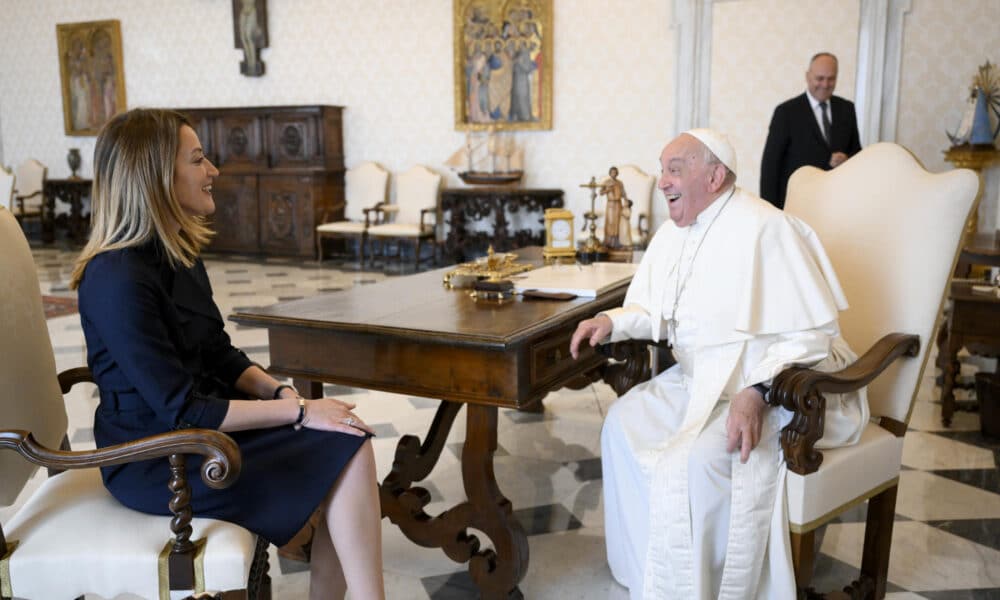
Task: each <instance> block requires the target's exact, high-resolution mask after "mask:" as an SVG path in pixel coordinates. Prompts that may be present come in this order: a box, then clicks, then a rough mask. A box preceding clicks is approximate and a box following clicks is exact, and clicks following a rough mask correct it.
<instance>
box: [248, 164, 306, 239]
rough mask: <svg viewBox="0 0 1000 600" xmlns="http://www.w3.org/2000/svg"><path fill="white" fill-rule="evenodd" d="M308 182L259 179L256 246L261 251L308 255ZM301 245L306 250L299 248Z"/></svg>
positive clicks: (293, 178) (272, 178) (293, 179)
mask: <svg viewBox="0 0 1000 600" xmlns="http://www.w3.org/2000/svg"><path fill="white" fill-rule="evenodd" d="M312 196H313V190H312V180H311V179H310V178H309V177H308V176H305V177H295V176H284V177H262V178H261V180H260V246H261V249H262V250H264V251H265V252H275V253H278V254H300V253H301V252H302V251H303V250H304V251H306V252H307V253H311V252H312V245H311V244H309V243H308V240H311V239H312V238H311V235H310V233H311V232H312V230H313V229H314V228H315V225H314V224H313V219H312ZM303 242H305V243H306V246H307V247H306V248H301V245H302V244H303Z"/></svg>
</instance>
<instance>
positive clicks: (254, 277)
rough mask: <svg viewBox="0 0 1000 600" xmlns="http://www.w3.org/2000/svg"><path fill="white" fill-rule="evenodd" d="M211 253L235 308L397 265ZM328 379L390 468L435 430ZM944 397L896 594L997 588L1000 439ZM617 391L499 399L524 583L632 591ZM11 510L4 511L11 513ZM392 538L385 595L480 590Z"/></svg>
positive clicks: (261, 344) (566, 593)
mask: <svg viewBox="0 0 1000 600" xmlns="http://www.w3.org/2000/svg"><path fill="white" fill-rule="evenodd" d="M34 255H35V260H36V264H37V265H38V272H39V275H40V279H41V286H42V293H43V294H50V295H55V296H67V297H72V296H73V293H72V292H70V291H69V290H68V289H67V287H66V280H67V277H68V273H69V270H70V266H71V261H72V259H73V258H74V256H75V255H74V253H73V252H72V251H71V250H70V249H54V248H41V247H39V248H35V249H34ZM206 265H207V267H208V272H209V276H210V278H211V281H212V284H213V286H214V289H215V297H216V300H217V302H218V304H219V305H220V308H221V310H222V313H223V314H224V315H225V314H228V313H230V312H231V311H232V310H234V309H236V308H238V307H246V306H262V305H268V304H271V303H274V302H278V301H281V300H288V299H292V298H300V297H304V296H308V295H313V294H319V293H327V292H333V291H336V290H341V289H346V288H349V287H351V286H356V285H370V284H373V283H376V282H378V281H380V280H382V279H383V278H385V277H386V276H387V275H385V274H383V273H382V272H369V271H358V270H356V269H351V268H350V265H347V266H346V267H344V266H343V265H338V264H337V263H334V262H327V263H324V264H323V265H322V266H317V265H316V264H315V263H313V262H311V261H302V260H280V259H268V260H260V259H254V258H250V257H231V256H228V257H227V256H208V257H207V260H206ZM226 327H227V329H228V330H229V332H230V334H231V336H232V338H233V340H234V343H235V344H236V345H237V346H240V347H242V348H244V349H245V350H246V351H247V353H248V354H249V355H250V357H251V358H252V359H253V360H255V361H258V362H260V363H261V364H265V365H266V364H267V362H268V352H267V349H268V348H267V336H266V334H265V332H264V331H261V330H256V329H250V328H244V327H237V326H236V325H235V324H233V323H227V325H226ZM49 331H50V334H51V337H52V342H53V346H54V350H55V354H56V360H57V367H58V368H59V369H60V370H62V369H66V368H70V367H75V366H79V365H82V364H84V363H85V360H86V354H85V348H84V340H83V334H82V332H81V330H80V324H79V319H78V317H77V316H76V315H69V316H63V317H58V318H53V319H51V320H50V321H49ZM976 369H977V366H976V365H975V364H974V363H973V361H972V359H968V358H967V359H966V360H964V361H963V374H964V375H965V378H966V379H968V377H969V376H970V375H971V373H972V372H974V371H975V370H976ZM92 392H93V389H92V388H91V389H90V390H86V389H81V390H78V391H77V392H74V393H73V394H72V395H71V396H70V397H68V399H67V406H68V410H69V414H70V421H71V432H72V436H71V442H72V443H73V445H74V447H76V448H85V447H88V445H89V446H90V447H92V446H93V436H92V431H91V429H90V423H91V420H92V414H93V409H94V406H95V403H96V400H95V399H94V398H93V397H92ZM327 392H328V393H329V394H335V395H343V396H349V397H350V399H351V401H352V402H356V403H357V404H358V408H357V412H358V413H359V414H360V415H361V416H362V417H363V418H364V419H365V420H366V421H367V422H368V423H369V424H372V425H374V427H375V429H376V431H377V433H378V437H377V438H375V440H374V445H375V451H376V455H377V460H378V469H379V474H380V477H382V476H384V475H385V473H386V472H387V471H388V469H389V467H390V465H391V462H392V455H393V451H394V448H395V445H396V442H397V441H398V439H399V436H400V435H402V434H404V433H418V434H420V435H423V432H424V431H426V428H427V426H428V425H429V424H430V421H431V419H432V417H433V415H434V408H435V406H436V402H435V401H434V400H431V399H426V398H416V397H401V396H398V395H393V394H387V393H381V392H371V391H366V390H360V389H347V388H341V387H333V386H328V389H327ZM960 393H963V392H962V391H960ZM937 395H938V394H937V391H936V388H935V382H934V373H928V374H927V375H926V376H925V377H924V379H923V381H922V385H921V388H920V392H919V395H918V398H917V405H916V408H915V410H914V413H913V419H912V421H911V423H910V428H911V431H910V432H909V433H908V434H907V436H906V441H905V449H904V455H903V464H904V471H903V473H902V475H901V477H900V491H899V500H898V504H897V507H896V525H895V528H894V532H893V544H892V548H893V549H892V558H891V563H890V566H889V581H890V593H889V595H888V597H890V598H894V599H897V600H902V599H917V598H928V599H935V600H945V599H949V600H952V599H954V600H958V599H986V598H998V599H1000V470H998V463H1000V440H996V439H992V440H991V439H988V438H984V437H983V436H982V435H981V434H980V433H979V417H978V414H976V413H971V412H959V413H957V414H956V415H955V419H954V423H953V425H952V427H951V428H950V429H947V430H945V429H944V428H943V427H942V426H941V424H940V405H939V404H938V403H937V402H936V398H937ZM614 400H615V396H614V393H613V392H612V391H611V390H610V388H608V387H607V386H605V385H603V384H601V385H594V386H591V387H589V388H586V389H582V390H579V391H569V390H563V391H558V392H553V393H552V394H550V395H549V396H548V398H547V399H546V401H545V406H546V410H545V412H544V414H529V413H520V412H516V411H511V410H501V415H500V426H499V446H500V447H499V449H498V451H497V454H496V475H497V479H498V481H499V484H500V487H501V489H502V490H503V491H504V492H505V493H506V495H507V496H508V498H510V500H511V501H512V503H513V506H514V507H515V510H516V515H517V517H518V519H520V520H521V521H522V523H523V525H524V528H525V530H526V531H527V533H528V535H529V536H530V537H529V544H530V552H531V564H530V568H529V569H528V573H527V575H526V577H525V578H524V580H523V581H522V583H521V589H522V590H523V592H524V595H525V597H526V598H532V599H557V598H558V599H566V598H580V599H584V598H595V599H596V598H600V599H625V598H627V593H626V591H625V590H624V589H623V588H621V587H620V586H618V585H617V584H616V583H615V582H614V581H613V580H612V578H611V575H610V572H609V571H608V567H607V565H606V562H605V557H604V525H603V519H602V502H601V464H600V443H599V436H600V428H601V422H602V419H603V417H604V415H605V413H606V411H607V408H608V406H609V405H610V403H612V402H614ZM463 435H464V427H463V426H462V419H461V418H459V419H458V420H457V422H456V426H455V428H454V430H453V431H452V433H451V438H450V441H449V447H448V449H447V451H446V452H445V453H444V454H443V456H442V458H441V460H440V463H439V464H438V466H437V468H436V469H435V471H434V472H433V473H432V474H431V476H430V478H429V480H428V481H427V482H426V484H425V487H426V488H427V489H428V490H429V491H430V492H431V494H432V496H433V498H434V502H433V503H432V504H431V505H430V506H429V507H428V512H430V513H432V514H433V513H434V512H437V511H439V510H441V509H443V508H444V507H446V506H448V505H449V504H451V503H454V502H455V501H458V500H462V499H464V493H463V491H462V488H461V485H460V478H459V460H458V454H459V452H460V450H461V440H462V438H463ZM29 487H32V486H29ZM23 497H24V495H22V498H23ZM15 508H16V505H15ZM11 510H13V509H4V510H3V511H0V519H2V518H3V517H4V516H5V515H6V514H9V512H10V511H11ZM863 529H864V507H860V508H859V509H856V510H853V511H851V512H849V513H848V514H845V515H843V516H842V517H841V518H839V519H838V521H837V522H836V523H834V524H831V525H829V526H828V527H827V528H826V530H825V532H823V534H822V535H821V542H820V543H821V548H820V552H821V554H820V557H819V560H818V562H817V566H816V576H815V579H814V581H815V583H816V587H817V588H818V589H826V590H829V589H833V588H835V587H839V585H840V584H841V582H846V580H848V579H850V578H852V577H853V574H855V573H857V570H858V565H859V564H860V558H861V552H860V548H861V544H862V540H863ZM383 536H384V544H385V580H386V586H387V590H388V596H389V598H394V599H396V598H398V599H423V598H433V599H450V598H472V597H475V593H474V591H473V588H472V586H471V580H470V578H469V577H468V575H467V573H466V571H465V569H464V568H463V567H461V566H459V565H457V564H454V563H452V562H451V561H450V560H449V559H447V558H446V557H445V556H444V554H443V553H442V552H440V551H439V550H433V549H426V548H421V547H419V546H417V545H415V544H413V543H411V542H409V541H408V540H407V539H406V538H404V537H403V536H402V535H401V534H400V533H399V532H398V531H397V530H396V529H395V527H394V526H392V525H391V524H390V523H389V522H388V521H387V520H385V521H383ZM271 553H272V556H271V575H272V577H273V591H274V597H275V598H276V599H295V598H306V597H307V589H308V588H307V586H308V583H307V580H308V574H307V572H306V565H304V564H301V563H296V562H292V561H287V560H284V559H280V560H279V559H278V557H277V556H276V554H275V553H274V548H273V547H272V549H271Z"/></svg>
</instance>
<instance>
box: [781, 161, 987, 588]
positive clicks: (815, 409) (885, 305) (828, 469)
mask: <svg viewBox="0 0 1000 600" xmlns="http://www.w3.org/2000/svg"><path fill="white" fill-rule="evenodd" d="M978 189H979V180H978V178H977V177H976V175H975V173H973V172H972V171H970V170H967V169H959V170H956V171H950V172H946V173H941V174H934V173H929V172H927V171H926V170H924V168H923V167H922V166H921V165H920V163H919V162H918V161H917V160H916V158H914V157H913V156H912V155H911V154H910V153H909V152H908V151H907V150H906V149H904V148H902V147H901V146H897V145H895V144H888V143H881V144H875V145H873V146H870V147H868V148H866V149H864V150H863V151H862V152H860V153H859V154H857V155H855V156H854V157H852V158H851V159H850V160H849V161H847V162H846V163H844V164H843V165H841V166H840V167H837V168H836V169H834V170H832V171H821V170H819V169H815V168H812V167H808V168H803V169H800V170H798V171H796V172H795V173H794V174H793V175H792V177H791V179H790V181H789V184H788V195H787V200H786V202H785V210H786V211H787V212H789V213H791V214H793V215H796V216H798V217H800V218H802V219H803V220H804V221H805V222H807V223H809V224H810V225H811V226H812V227H813V228H814V229H815V231H816V233H817V235H819V238H820V240H821V241H822V242H823V245H824V247H825V248H826V250H827V253H828V255H829V257H830V260H831V261H832V262H833V267H834V269H835V270H836V272H837V275H838V277H839V278H840V282H841V284H842V286H843V289H844V292H845V293H846V294H847V298H848V300H849V301H850V302H851V307H850V308H849V309H848V310H847V311H845V312H844V313H842V314H841V317H840V328H841V332H842V333H843V336H844V338H845V339H846V340H847V341H848V343H850V344H851V346H852V347H853V348H854V349H855V350H856V351H858V352H861V351H863V350H864V351H865V353H864V355H863V356H861V358H859V359H858V361H857V362H856V363H854V364H853V365H851V366H849V367H848V368H846V369H844V370H842V371H840V372H837V373H818V372H815V371H811V370H809V369H802V368H793V369H788V370H786V371H785V372H783V373H781V374H780V375H779V376H778V377H777V378H776V380H775V382H774V386H773V388H772V392H771V393H772V401H773V402H775V403H778V404H780V405H782V406H784V407H785V408H787V409H789V410H792V411H793V412H794V413H795V416H794V418H793V420H792V422H791V423H790V424H789V425H788V426H787V427H785V429H784V430H783V431H782V435H781V443H782V447H783V449H784V452H785V460H786V461H787V463H788V470H789V473H788V476H787V479H786V484H787V491H788V509H789V526H790V529H791V536H792V552H793V556H794V559H795V574H796V583H797V585H798V587H799V589H800V590H804V589H806V588H808V587H809V581H810V578H811V576H812V567H813V557H814V555H815V547H814V539H813V536H814V533H815V530H816V528H817V527H819V526H821V525H823V524H825V523H827V522H829V521H830V520H832V519H833V518H834V517H836V516H837V515H839V514H840V513H842V512H844V511H845V510H847V509H849V508H851V507H853V506H856V505H858V504H860V503H861V502H863V501H864V500H868V517H867V524H866V527H865V544H864V552H863V556H862V558H861V561H860V563H861V577H860V579H859V580H858V581H855V582H852V583H851V585H850V586H848V587H846V588H845V592H846V593H848V594H849V595H851V596H852V597H858V598H882V597H884V596H885V590H886V583H887V578H888V569H889V550H890V546H891V542H892V526H893V519H894V517H895V507H896V490H897V486H898V483H899V476H900V470H901V463H902V455H903V435H904V434H905V433H906V429H907V424H908V423H909V420H910V413H911V411H912V408H913V400H914V398H915V397H916V394H917V389H918V387H919V384H920V375H921V373H922V372H923V370H924V367H925V366H926V364H927V356H928V352H929V348H930V347H931V344H930V341H931V340H933V339H934V338H933V332H934V326H935V323H936V321H937V318H938V316H939V315H940V314H941V307H942V305H943V303H944V300H945V297H946V294H947V286H948V282H949V281H950V276H951V273H952V271H953V270H954V268H955V261H956V260H957V259H958V253H959V251H960V249H961V245H960V242H961V237H962V231H963V229H964V227H965V222H966V219H967V217H968V215H969V211H970V210H971V208H972V206H973V201H974V199H975V197H976V193H977V191H978ZM866 349H867V350H866ZM903 357H906V358H903ZM865 385H867V386H868V403H869V406H870V408H871V415H872V422H871V423H869V424H868V426H867V427H866V429H865V430H864V432H863V433H862V436H861V440H860V442H859V443H857V444H855V445H853V446H848V447H845V448H836V449H831V450H824V451H822V452H820V451H818V450H816V448H815V444H816V442H817V440H819V439H820V437H822V435H823V412H824V408H825V400H824V397H823V394H825V393H839V392H845V391H851V390H857V389H859V388H861V387H862V386H865Z"/></svg>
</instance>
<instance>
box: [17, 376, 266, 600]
mask: <svg viewBox="0 0 1000 600" xmlns="http://www.w3.org/2000/svg"><path fill="white" fill-rule="evenodd" d="M83 382H90V383H93V377H92V376H91V374H90V370H89V369H88V368H86V367H78V368H75V369H70V370H68V371H63V372H62V373H59V387H60V388H61V389H62V392H63V394H66V393H68V392H69V391H70V389H71V388H72V387H73V386H74V385H76V384H78V383H83ZM0 449H7V450H13V451H15V452H17V453H18V454H20V455H21V456H22V457H23V458H24V459H25V460H27V461H29V462H31V463H34V464H36V465H38V466H41V467H45V468H47V469H48V470H49V475H50V476H52V475H57V474H59V473H61V472H63V471H65V470H67V469H89V468H99V467H106V466H111V465H118V464H123V463H130V462H138V461H142V460H149V459H153V458H164V457H166V458H167V459H168V461H169V464H170V467H169V468H170V472H171V479H170V484H169V488H170V490H171V491H172V492H173V495H172V497H171V499H170V502H169V503H168V505H167V507H168V510H169V511H170V513H171V514H173V515H174V518H173V519H171V520H170V533H171V535H172V536H173V543H172V545H171V549H170V556H169V558H168V572H169V585H170V589H171V590H189V589H193V588H194V586H195V565H194V560H195V545H194V543H193V542H192V541H191V533H192V528H191V520H192V518H193V512H192V508H191V504H190V500H191V487H190V485H189V484H188V482H187V476H186V472H185V465H186V455H200V456H202V457H204V459H203V461H202V465H201V478H202V481H204V482H205V485H207V486H209V487H211V488H215V489H222V488H225V487H228V486H230V485H232V484H233V483H234V482H235V481H236V479H237V478H238V477H239V474H240V469H241V468H242V462H241V458H240V449H239V446H237V445H236V442H234V441H233V439H232V438H231V437H229V436H228V435H226V434H224V433H220V432H218V431H214V430H210V429H186V430H178V431H171V432H168V433H163V434H160V435H155V436H150V437H146V438H142V439H139V440H136V441H133V442H128V443H125V444H118V445H116V446H108V447H106V448H100V449H97V450H82V451H75V452H74V451H71V450H69V442H68V438H64V440H63V444H62V447H61V448H60V449H58V450H55V449H52V448H48V447H46V446H44V445H42V444H40V443H38V442H37V441H36V440H35V438H34V437H33V436H32V434H31V432H30V431H24V430H19V429H0ZM164 533H165V534H166V532H164ZM267 547H268V542H267V541H266V540H264V539H262V538H260V537H258V538H257V547H256V548H255V551H254V557H253V564H252V567H251V569H250V578H249V580H248V582H247V588H246V589H243V590H228V591H224V592H222V593H220V594H218V595H217V596H216V597H218V598H221V599H223V600H238V599H249V600H258V599H259V600H266V599H269V598H270V597H271V589H270V585H271V584H270V577H269V576H268V574H267V572H268V562H267ZM13 549H14V548H12V547H11V546H10V545H9V544H8V543H7V540H6V538H5V536H4V532H3V527H2V524H0V556H4V555H6V554H7V553H8V552H9V551H11V550H13ZM0 597H2V598H3V600H10V598H8V597H6V596H0Z"/></svg>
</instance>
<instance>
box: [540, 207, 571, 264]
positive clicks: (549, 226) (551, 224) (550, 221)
mask: <svg viewBox="0 0 1000 600" xmlns="http://www.w3.org/2000/svg"><path fill="white" fill-rule="evenodd" d="M573 229H574V228H573V213H572V212H570V211H568V210H566V209H565V208H547V209H545V247H544V248H543V249H542V256H544V257H545V259H546V260H547V261H548V260H552V259H563V258H574V257H575V256H576V245H575V244H574V243H573Z"/></svg>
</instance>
